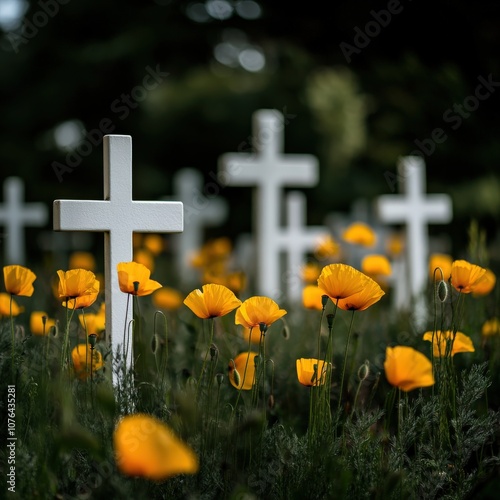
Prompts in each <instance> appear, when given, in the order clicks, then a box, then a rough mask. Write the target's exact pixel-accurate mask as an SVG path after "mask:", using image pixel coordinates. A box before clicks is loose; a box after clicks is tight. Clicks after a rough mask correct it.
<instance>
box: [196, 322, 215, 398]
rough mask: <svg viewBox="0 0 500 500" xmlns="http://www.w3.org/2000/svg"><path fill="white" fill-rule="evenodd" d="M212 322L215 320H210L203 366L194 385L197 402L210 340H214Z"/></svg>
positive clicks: (210, 343)
mask: <svg viewBox="0 0 500 500" xmlns="http://www.w3.org/2000/svg"><path fill="white" fill-rule="evenodd" d="M214 321H215V318H210V340H209V342H208V349H207V350H206V352H205V358H204V359H203V365H202V366H201V373H200V376H199V377H198V382H197V383H196V399H197V400H198V397H199V391H200V387H201V381H202V379H203V373H204V372H205V365H206V364H207V359H208V353H209V351H210V346H211V345H212V340H213V338H214Z"/></svg>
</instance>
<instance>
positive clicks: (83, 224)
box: [54, 135, 183, 384]
mask: <svg viewBox="0 0 500 500" xmlns="http://www.w3.org/2000/svg"><path fill="white" fill-rule="evenodd" d="M103 141H104V200H55V201H54V230H56V231H91V232H103V233H104V278H105V290H104V293H105V301H106V332H108V333H109V335H110V337H111V345H112V352H113V356H116V355H117V354H119V353H121V352H124V354H125V357H126V360H127V363H126V368H127V370H129V369H131V368H132V367H133V360H132V341H131V339H130V341H129V342H126V343H125V344H124V333H125V332H126V331H127V329H128V323H129V319H128V314H127V312H128V311H127V294H125V293H123V292H121V290H120V287H119V284H118V272H117V269H116V266H117V264H118V263H119V262H130V261H131V260H132V255H133V247H132V236H133V233H134V232H144V233H148V232H151V233H156V232H159V233H162V232H164V233H174V232H180V231H182V230H183V209H182V203H180V202H159V201H134V200H133V198H132V138H131V137H130V136H127V135H106V136H104V139H103ZM116 377H117V376H116V375H115V371H114V370H113V382H114V383H115V384H116V383H117V382H118V380H117V378H116Z"/></svg>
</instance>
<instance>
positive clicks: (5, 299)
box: [0, 293, 24, 316]
mask: <svg viewBox="0 0 500 500" xmlns="http://www.w3.org/2000/svg"><path fill="white" fill-rule="evenodd" d="M11 299H12V295H9V294H8V293H0V316H10V312H11V311H10V304H11ZM23 311H24V307H21V306H19V305H17V303H16V302H15V300H14V299H12V316H18V315H19V314H21V313H22V312H23Z"/></svg>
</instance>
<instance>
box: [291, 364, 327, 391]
mask: <svg viewBox="0 0 500 500" xmlns="http://www.w3.org/2000/svg"><path fill="white" fill-rule="evenodd" d="M328 366H329V367H330V368H331V366H332V365H331V363H325V362H324V361H323V360H318V359H314V358H311V359H305V358H300V359H298V360H297V362H296V367H297V378H298V379H299V382H300V383H301V384H302V385H305V386H307V387H312V386H318V385H323V384H324V383H325V380H326V370H327V367H328Z"/></svg>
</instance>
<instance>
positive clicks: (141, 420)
mask: <svg viewBox="0 0 500 500" xmlns="http://www.w3.org/2000/svg"><path fill="white" fill-rule="evenodd" d="M113 447H114V452H115V457H116V465H117V467H118V469H119V470H120V471H121V472H122V473H123V474H126V475H127V476H139V477H144V478H146V479H151V480H153V481H161V480H164V479H166V478H169V477H172V476H176V475H178V474H196V472H198V469H199V464H198V457H197V456H196V454H195V453H194V451H193V450H192V449H191V448H190V447H189V446H188V445H187V444H185V443H184V442H183V441H181V440H180V439H179V438H178V437H177V436H176V435H175V434H174V432H173V431H172V429H170V427H169V426H167V425H166V424H165V423H164V422H162V421H161V420H159V419H157V418H155V417H152V416H150V415H146V414H143V413H136V414H134V415H127V416H125V417H122V418H121V419H120V421H119V422H118V424H117V425H116V428H115V430H114V432H113Z"/></svg>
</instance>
